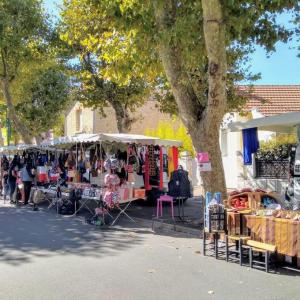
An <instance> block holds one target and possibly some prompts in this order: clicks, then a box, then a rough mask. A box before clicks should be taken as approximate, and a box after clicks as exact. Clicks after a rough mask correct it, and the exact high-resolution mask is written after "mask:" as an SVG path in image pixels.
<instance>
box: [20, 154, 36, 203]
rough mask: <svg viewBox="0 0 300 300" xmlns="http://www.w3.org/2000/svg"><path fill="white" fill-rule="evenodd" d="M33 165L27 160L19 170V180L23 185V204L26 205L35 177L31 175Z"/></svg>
mask: <svg viewBox="0 0 300 300" xmlns="http://www.w3.org/2000/svg"><path fill="white" fill-rule="evenodd" d="M32 169H33V164H32V161H31V160H27V161H25V163H24V166H23V168H22V169H21V179H22V182H23V185H24V198H25V199H24V204H25V205H26V204H28V200H29V196H30V191H31V187H32V182H33V179H34V177H35V175H33V173H32Z"/></svg>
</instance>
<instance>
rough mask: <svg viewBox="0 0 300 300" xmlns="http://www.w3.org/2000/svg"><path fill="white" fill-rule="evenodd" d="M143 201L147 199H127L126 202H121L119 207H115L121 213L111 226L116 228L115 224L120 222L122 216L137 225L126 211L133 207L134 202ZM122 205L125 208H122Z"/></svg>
mask: <svg viewBox="0 0 300 300" xmlns="http://www.w3.org/2000/svg"><path fill="white" fill-rule="evenodd" d="M143 199H144V200H145V198H131V199H126V200H122V201H120V202H119V205H118V206H116V207H115V208H116V209H118V210H119V213H118V215H117V216H116V217H115V219H114V220H113V222H112V224H111V226H114V225H115V223H116V222H117V221H118V219H119V218H120V217H121V216H122V215H124V216H126V217H127V218H128V219H129V220H131V221H132V222H134V223H135V220H134V219H133V218H132V217H130V216H129V215H128V213H127V212H126V211H127V209H128V208H129V206H130V205H131V203H132V202H133V201H136V200H143ZM120 205H121V206H123V205H125V206H123V208H122V207H121V206H120Z"/></svg>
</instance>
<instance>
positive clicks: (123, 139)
mask: <svg viewBox="0 0 300 300" xmlns="http://www.w3.org/2000/svg"><path fill="white" fill-rule="evenodd" d="M179 146H181V142H179V141H171V140H161V139H159V138H156V137H148V136H142V135H129V134H88V135H86V134H83V135H76V136H72V137H60V138H57V139H54V140H52V141H47V142H43V143H42V145H41V147H53V148H56V149H61V150H62V151H64V158H65V159H64V162H63V165H64V167H65V169H66V170H65V175H66V179H67V184H68V187H69V188H74V189H76V190H77V191H78V190H80V191H81V195H80V201H75V204H76V205H75V214H76V213H78V212H79V211H81V209H83V208H85V209H88V210H89V211H90V212H92V210H91V209H90V205H89V204H90V202H91V201H94V202H96V205H95V206H96V208H98V212H107V211H108V210H110V209H116V210H118V215H117V216H116V218H115V220H114V221H113V224H114V223H115V222H116V221H117V220H118V218H119V217H120V216H121V215H125V216H127V217H128V218H130V219H131V220H132V218H131V217H130V216H129V215H128V213H127V212H126V211H127V209H128V207H129V206H130V204H131V203H132V202H133V201H136V200H139V199H145V198H146V192H147V191H150V190H151V189H152V188H153V187H157V188H159V189H163V188H166V186H167V183H168V181H169V175H170V173H171V172H172V171H173V170H175V169H177V168H178V147H179ZM61 190H63V188H62V187H61ZM79 202H80V203H79ZM103 203H104V204H105V205H102V207H99V204H103Z"/></svg>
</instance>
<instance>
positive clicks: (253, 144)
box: [242, 127, 259, 165]
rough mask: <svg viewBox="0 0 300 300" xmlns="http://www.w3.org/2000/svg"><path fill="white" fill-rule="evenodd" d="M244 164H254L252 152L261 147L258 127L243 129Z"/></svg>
mask: <svg viewBox="0 0 300 300" xmlns="http://www.w3.org/2000/svg"><path fill="white" fill-rule="evenodd" d="M242 134H243V158H244V165H252V154H253V153H255V152H256V151H257V150H258V148H259V141H258V135H257V127H255V128H248V129H243V130H242Z"/></svg>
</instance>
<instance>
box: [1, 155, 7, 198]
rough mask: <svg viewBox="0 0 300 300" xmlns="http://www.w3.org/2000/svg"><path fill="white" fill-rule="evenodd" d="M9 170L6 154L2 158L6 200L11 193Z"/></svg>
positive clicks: (3, 190)
mask: <svg viewBox="0 0 300 300" xmlns="http://www.w3.org/2000/svg"><path fill="white" fill-rule="evenodd" d="M8 170H9V161H8V159H7V157H6V156H5V155H4V156H3V158H2V160H1V176H2V194H3V198H4V201H5V200H6V197H7V196H8V193H9V186H8Z"/></svg>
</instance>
